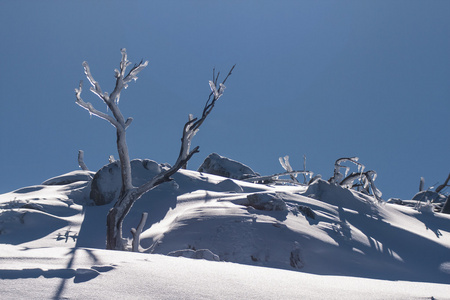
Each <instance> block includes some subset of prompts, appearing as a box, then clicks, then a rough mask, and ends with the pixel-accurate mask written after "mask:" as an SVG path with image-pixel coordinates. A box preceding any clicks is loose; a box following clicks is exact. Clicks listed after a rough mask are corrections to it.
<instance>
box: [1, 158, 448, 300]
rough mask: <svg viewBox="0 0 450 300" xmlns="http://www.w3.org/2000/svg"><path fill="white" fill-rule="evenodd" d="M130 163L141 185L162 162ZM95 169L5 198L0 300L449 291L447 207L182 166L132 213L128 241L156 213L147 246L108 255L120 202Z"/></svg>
mask: <svg viewBox="0 0 450 300" xmlns="http://www.w3.org/2000/svg"><path fill="white" fill-rule="evenodd" d="M146 161H147V162H146ZM133 165H134V169H133V177H134V178H133V181H134V180H136V182H138V181H140V180H145V179H146V178H145V177H147V176H150V175H151V174H152V173H154V172H158V170H160V169H161V168H165V167H167V166H166V165H159V164H157V163H155V162H152V161H149V160H137V161H136V162H135V163H133ZM111 166H112V164H110V165H109V166H108V168H106V167H105V168H104V169H105V170H110V169H113V168H111ZM145 166H147V167H145ZM107 173H108V174H110V172H109V171H107ZM112 173H114V174H117V176H120V172H118V173H117V172H112ZM91 175H92V174H91V173H89V172H85V171H77V172H71V173H68V174H65V175H62V176H58V177H55V178H53V179H52V180H49V181H50V183H49V181H46V182H45V183H46V184H45V185H44V184H42V185H36V186H31V187H26V188H22V189H19V190H16V191H13V192H10V193H6V194H3V195H0V243H1V244H0V251H1V255H0V260H1V262H0V290H1V291H2V299H12V298H14V299H17V298H30V297H32V298H42V299H45V298H57V299H59V298H97V299H98V298H101V299H107V298H108V299H112V298H118V297H120V298H139V297H142V295H148V298H158V299H211V298H214V299H237V298H245V299H274V298H279V299H294V298H304V299H308V298H310V299H311V298H312V299H344V298H345V299H387V298H389V299H414V298H428V299H430V298H431V297H432V296H433V297H435V298H436V299H450V288H449V283H450V216H449V215H446V214H441V213H435V212H433V211H432V210H431V209H414V208H412V207H407V206H401V205H396V204H388V203H385V204H378V203H375V202H374V200H373V197H371V196H367V195H364V194H362V193H359V192H356V191H353V190H349V189H345V188H342V187H340V186H337V185H334V184H330V183H328V182H326V181H323V180H318V181H316V182H314V183H313V184H311V185H310V186H302V185H297V186H288V185H261V184H253V183H249V182H244V181H240V180H235V179H230V178H224V177H221V176H216V175H210V174H207V173H204V172H202V173H199V172H195V171H188V170H180V171H179V172H178V173H177V174H175V175H174V176H173V178H174V181H172V182H169V183H164V184H162V185H160V186H158V187H157V188H155V189H154V190H152V191H150V192H149V193H147V194H146V195H144V196H143V197H142V198H141V199H139V200H138V201H137V202H136V204H135V205H134V207H133V209H132V210H131V212H130V214H129V215H128V216H127V218H126V219H125V222H124V236H125V237H128V238H129V239H131V233H130V232H129V231H130V229H131V228H132V227H136V226H137V225H138V223H139V220H140V218H141V214H142V213H143V212H148V220H147V225H146V227H144V231H143V233H142V235H141V244H140V250H141V251H142V252H146V253H141V254H139V253H127V252H117V251H106V250H99V249H104V247H105V223H106V214H107V212H108V210H109V209H110V208H111V206H112V205H113V203H114V202H110V203H108V204H105V205H102V206H95V205H93V201H92V200H91V199H90V194H91V190H92V185H93V180H91V179H90V178H91ZM69 178H70V180H69ZM115 180H116V178H115V177H114V176H112V177H111V178H110V179H108V180H106V179H105V180H103V181H102V180H100V181H99V184H98V186H100V187H102V188H106V187H108V185H109V184H110V183H111V182H115ZM109 188H111V191H113V190H114V188H113V187H112V186H109ZM421 207H422V206H421ZM423 207H426V205H423ZM129 245H131V240H130V241H129ZM150 253H151V254H150ZM156 254H163V255H164V256H161V255H156ZM166 255H169V256H166ZM171 256H173V257H171ZM261 267H262V268H261ZM122 280H124V282H127V284H124V285H122V284H117V283H118V282H121V281H122ZM133 286H136V287H137V286H138V287H139V288H133Z"/></svg>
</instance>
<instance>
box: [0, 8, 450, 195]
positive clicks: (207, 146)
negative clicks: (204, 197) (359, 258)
mask: <svg viewBox="0 0 450 300" xmlns="http://www.w3.org/2000/svg"><path fill="white" fill-rule="evenodd" d="M449 16H450V1H414V0H408V1H400V0H398V1H359V0H355V1H261V0H260V1H206V0H204V1H1V2H0V25H1V26H0V43H1V47H0V60H1V67H0V97H1V101H0V160H1V172H0V176H1V178H0V193H5V192H9V191H12V190H14V189H17V188H20V187H24V186H29V185H35V184H40V183H41V182H42V181H44V180H46V179H48V178H50V177H53V176H56V175H59V174H63V173H66V172H69V171H72V170H75V169H78V164H77V151H78V150H79V149H83V150H84V151H85V162H86V164H87V165H88V167H89V168H90V169H91V170H94V171H95V170H97V169H99V168H100V167H102V166H103V165H104V164H106V163H107V162H108V156H109V155H110V154H113V155H115V156H116V157H117V154H116V148H115V131H114V128H113V127H112V126H111V125H109V124H108V123H107V122H105V121H104V120H100V119H98V118H95V117H90V116H89V114H88V112H87V111H85V110H84V109H81V108H80V107H78V106H77V105H76V104H75V96H74V88H76V87H77V86H78V83H79V80H81V79H83V80H84V81H85V86H86V87H87V81H86V79H85V77H84V74H83V69H82V66H81V63H82V62H83V61H84V60H87V61H88V62H89V64H90V66H91V71H92V73H93V75H94V77H95V79H96V80H97V81H99V82H100V84H101V85H102V88H103V90H105V91H110V90H111V89H112V88H113V86H114V78H113V75H114V72H113V71H114V69H115V68H117V67H118V63H119V61H120V48H122V47H125V48H127V49H128V54H129V60H130V61H132V62H139V61H140V60H141V59H144V60H149V66H148V67H147V68H146V69H145V70H143V71H142V72H141V73H140V76H139V80H138V81H137V82H136V83H132V84H130V87H129V88H128V89H127V90H126V91H124V92H123V93H122V97H121V100H120V107H121V109H122V111H123V113H124V115H125V117H133V118H134V121H133V123H132V125H131V126H130V127H129V129H128V136H127V138H128V144H129V148H130V154H131V157H132V158H150V159H153V160H156V161H158V162H161V163H163V162H168V163H173V162H174V161H175V160H176V157H177V155H178V152H179V143H180V137H181V130H182V127H183V124H184V122H185V121H186V119H187V116H188V114H189V113H193V114H194V115H198V114H200V113H201V110H202V108H203V105H204V102H205V101H206V99H207V95H208V93H209V86H208V80H210V78H211V74H212V68H213V67H216V69H218V70H221V71H222V72H224V73H225V72H227V71H228V69H229V68H230V67H231V66H232V65H233V64H235V63H236V64H237V66H236V69H235V72H234V74H233V75H232V77H230V78H229V80H228V82H227V89H226V91H225V94H224V96H223V98H221V99H220V103H218V104H217V106H216V108H215V110H214V111H213V112H212V114H211V115H210V116H209V118H208V119H207V121H206V122H205V123H204V124H203V126H202V128H201V129H200V131H199V133H198V134H197V136H196V137H195V138H194V141H193V145H194V146H195V145H199V146H200V151H201V152H200V153H199V154H196V155H195V157H194V158H193V159H192V160H191V162H190V164H189V168H191V169H196V168H197V167H198V166H199V165H200V164H201V162H202V161H203V159H204V158H205V157H206V156H207V155H208V154H209V153H211V152H217V153H218V154H221V155H223V156H227V157H229V158H232V159H235V160H238V161H241V162H243V163H245V164H247V165H248V166H250V167H251V168H253V169H254V170H255V171H257V172H259V173H261V174H262V175H269V174H271V173H277V172H280V171H282V170H283V169H282V168H281V166H280V164H279V162H278V157H280V156H284V155H290V157H291V164H292V165H293V167H294V169H301V168H302V165H303V155H306V157H307V169H310V170H311V171H314V172H315V173H320V174H322V176H323V177H324V178H325V179H328V178H329V177H330V176H331V175H332V173H333V164H334V161H335V160H336V159H337V158H340V157H348V156H358V157H360V162H361V163H363V164H364V165H366V170H369V169H373V170H375V171H377V172H378V178H377V180H376V181H375V183H376V185H377V186H378V188H379V189H380V190H381V191H382V192H383V198H384V199H388V198H390V197H399V198H402V199H408V198H411V197H412V196H413V195H414V193H415V192H417V190H418V186H419V179H420V177H421V176H423V177H425V180H426V184H425V185H426V186H427V187H428V186H430V185H433V184H435V183H436V182H440V183H442V182H443V181H444V180H445V178H446V177H447V174H448V173H449V172H450V118H449V113H450V17H449ZM82 96H83V98H84V100H85V101H89V102H92V103H93V104H94V106H95V107H97V108H98V109H105V107H104V105H103V104H102V103H101V102H100V100H99V99H98V98H96V97H95V96H94V95H93V94H92V93H89V92H88V91H87V88H86V89H85V91H84V92H83V94H82Z"/></svg>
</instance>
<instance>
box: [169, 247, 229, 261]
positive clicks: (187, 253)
mask: <svg viewBox="0 0 450 300" xmlns="http://www.w3.org/2000/svg"><path fill="white" fill-rule="evenodd" d="M167 255H168V256H175V257H180V256H181V257H186V258H194V259H206V260H211V261H220V258H219V256H218V255H216V254H214V253H212V252H211V251H210V250H208V249H199V250H193V249H184V250H177V251H172V252H169V253H168V254H167Z"/></svg>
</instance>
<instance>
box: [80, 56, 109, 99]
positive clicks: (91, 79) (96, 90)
mask: <svg viewBox="0 0 450 300" xmlns="http://www.w3.org/2000/svg"><path fill="white" fill-rule="evenodd" d="M83 68H84V74H86V77H87V79H88V80H89V82H90V83H91V85H92V87H91V88H90V90H91V92H92V93H94V94H96V95H97V96H98V97H99V98H100V99H102V100H103V101H104V102H105V103H106V104H108V102H109V96H108V93H103V92H102V88H101V87H100V84H99V83H98V82H97V81H95V79H94V77H93V76H92V74H91V69H90V68H89V64H88V62H87V61H83Z"/></svg>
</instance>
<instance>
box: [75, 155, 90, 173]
mask: <svg viewBox="0 0 450 300" xmlns="http://www.w3.org/2000/svg"><path fill="white" fill-rule="evenodd" d="M78 165H79V166H80V168H81V169H82V170H84V171H89V168H88V167H87V166H86V164H85V163H84V151H83V150H78Z"/></svg>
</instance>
